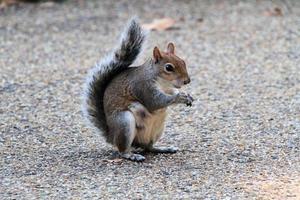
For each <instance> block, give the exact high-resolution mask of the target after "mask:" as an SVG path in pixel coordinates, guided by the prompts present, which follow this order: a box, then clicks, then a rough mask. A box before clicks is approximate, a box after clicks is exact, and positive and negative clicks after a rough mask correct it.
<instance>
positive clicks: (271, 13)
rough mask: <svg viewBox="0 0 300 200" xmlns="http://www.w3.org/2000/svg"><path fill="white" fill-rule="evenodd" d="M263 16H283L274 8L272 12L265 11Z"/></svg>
mask: <svg viewBox="0 0 300 200" xmlns="http://www.w3.org/2000/svg"><path fill="white" fill-rule="evenodd" d="M264 14H265V15H266V16H283V13H282V10H281V9H280V8H279V7H275V8H274V9H272V10H267V11H266V12H265V13H264Z"/></svg>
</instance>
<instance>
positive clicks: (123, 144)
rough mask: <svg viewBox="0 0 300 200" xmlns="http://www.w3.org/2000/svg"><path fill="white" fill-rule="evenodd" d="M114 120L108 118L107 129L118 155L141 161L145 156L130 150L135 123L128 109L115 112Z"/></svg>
mask: <svg viewBox="0 0 300 200" xmlns="http://www.w3.org/2000/svg"><path fill="white" fill-rule="evenodd" d="M115 115H116V116H115V117H114V120H108V124H109V130H110V131H112V134H113V135H114V144H115V145H116V146H117V148H118V150H119V153H120V156H121V157H122V158H125V159H128V160H131V161H138V162H139V161H143V160H145V157H144V156H142V155H140V154H134V153H132V152H131V145H132V142H133V140H134V137H135V134H136V133H135V131H136V125H135V124H136V123H135V118H134V116H133V114H132V113H131V112H130V111H124V112H119V113H116V114H115Z"/></svg>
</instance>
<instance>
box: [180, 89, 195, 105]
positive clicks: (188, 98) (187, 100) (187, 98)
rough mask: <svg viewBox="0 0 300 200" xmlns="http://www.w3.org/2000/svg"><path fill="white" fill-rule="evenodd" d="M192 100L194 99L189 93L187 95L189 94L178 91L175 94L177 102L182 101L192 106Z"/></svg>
mask: <svg viewBox="0 0 300 200" xmlns="http://www.w3.org/2000/svg"><path fill="white" fill-rule="evenodd" d="M193 101H194V99H193V97H191V95H189V94H186V93H183V92H180V93H178V95H177V102H178V103H184V104H186V105H187V106H192V103H193Z"/></svg>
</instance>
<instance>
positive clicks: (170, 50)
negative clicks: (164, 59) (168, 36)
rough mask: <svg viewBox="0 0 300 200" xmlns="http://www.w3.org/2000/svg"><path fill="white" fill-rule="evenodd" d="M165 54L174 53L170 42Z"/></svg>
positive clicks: (173, 46) (173, 47)
mask: <svg viewBox="0 0 300 200" xmlns="http://www.w3.org/2000/svg"><path fill="white" fill-rule="evenodd" d="M167 52H168V53H171V54H174V53H175V45H174V44H173V43H172V42H170V43H169V44H168V47H167Z"/></svg>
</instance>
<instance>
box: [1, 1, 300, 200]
mask: <svg viewBox="0 0 300 200" xmlns="http://www.w3.org/2000/svg"><path fill="white" fill-rule="evenodd" d="M0 2H1V3H0V7H1V9H0V71H1V73H0V119H1V120H0V196H1V197H2V198H3V199H10V198H17V199H20V198H25V199H33V198H56V199H60V198H70V197H77V198H92V199H93V198H104V199H108V198H125V199H128V198H136V199H156V198H165V199H173V198H175V199H178V198H196V199H300V193H299V191H300V157H299V153H300V152H299V149H300V66H299V63H300V28H299V27H300V26H299V24H300V18H299V16H300V2H299V1H296V0H285V1H284V0H282V1H267V0H256V1H254V0H253V1H246V0H245V1H240V0H230V1H222V0H214V1H211V0H204V1H197V0H165V1H159V0H153V1H146V0H133V1H129V0H122V1H117V0H112V1H96V0H68V1H67V0H66V1H18V0H0ZM132 16H137V17H138V18H139V20H140V23H141V24H142V25H143V27H144V28H145V29H147V30H149V34H148V38H147V44H146V47H145V49H144V52H143V53H142V55H141V57H140V58H139V59H138V61H137V63H136V64H142V63H143V62H144V61H145V59H148V58H150V57H151V56H152V49H153V47H154V46H156V45H158V46H159V47H160V48H161V49H165V48H166V45H167V43H168V42H170V41H172V42H174V43H175V45H176V52H177V54H178V55H179V56H180V57H182V58H184V60H185V61H186V63H187V65H188V70H189V72H190V74H191V79H192V82H191V84H189V86H188V87H187V88H186V91H188V92H190V93H191V94H192V96H194V97H195V99H196V102H195V104H194V105H193V107H192V108H191V109H189V108H186V107H184V106H176V107H172V109H170V117H169V120H168V123H167V126H166V130H165V135H164V137H163V138H162V139H161V141H160V142H159V144H161V145H174V146H177V147H179V149H180V151H179V153H177V154H175V155H172V156H170V155H151V154H150V155H146V161H145V162H144V163H142V164H138V163H132V162H127V161H122V160H118V159H115V158H114V157H113V148H112V147H111V146H109V145H107V144H106V143H105V141H104V140H103V138H102V137H101V136H100V134H99V133H96V132H93V131H92V130H91V129H90V128H89V127H88V126H87V125H86V124H85V122H84V119H83V117H82V113H81V95H82V85H83V83H84V81H85V77H86V74H87V71H88V70H89V69H90V68H91V67H92V66H93V65H94V64H95V63H96V62H97V61H98V60H99V59H101V57H103V56H104V55H105V54H106V53H108V52H109V51H110V50H111V49H112V48H113V47H114V45H115V44H116V42H118V37H119V35H120V34H121V31H122V29H123V27H124V25H125V24H126V22H127V21H128V19H130V18H131V17H132Z"/></svg>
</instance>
